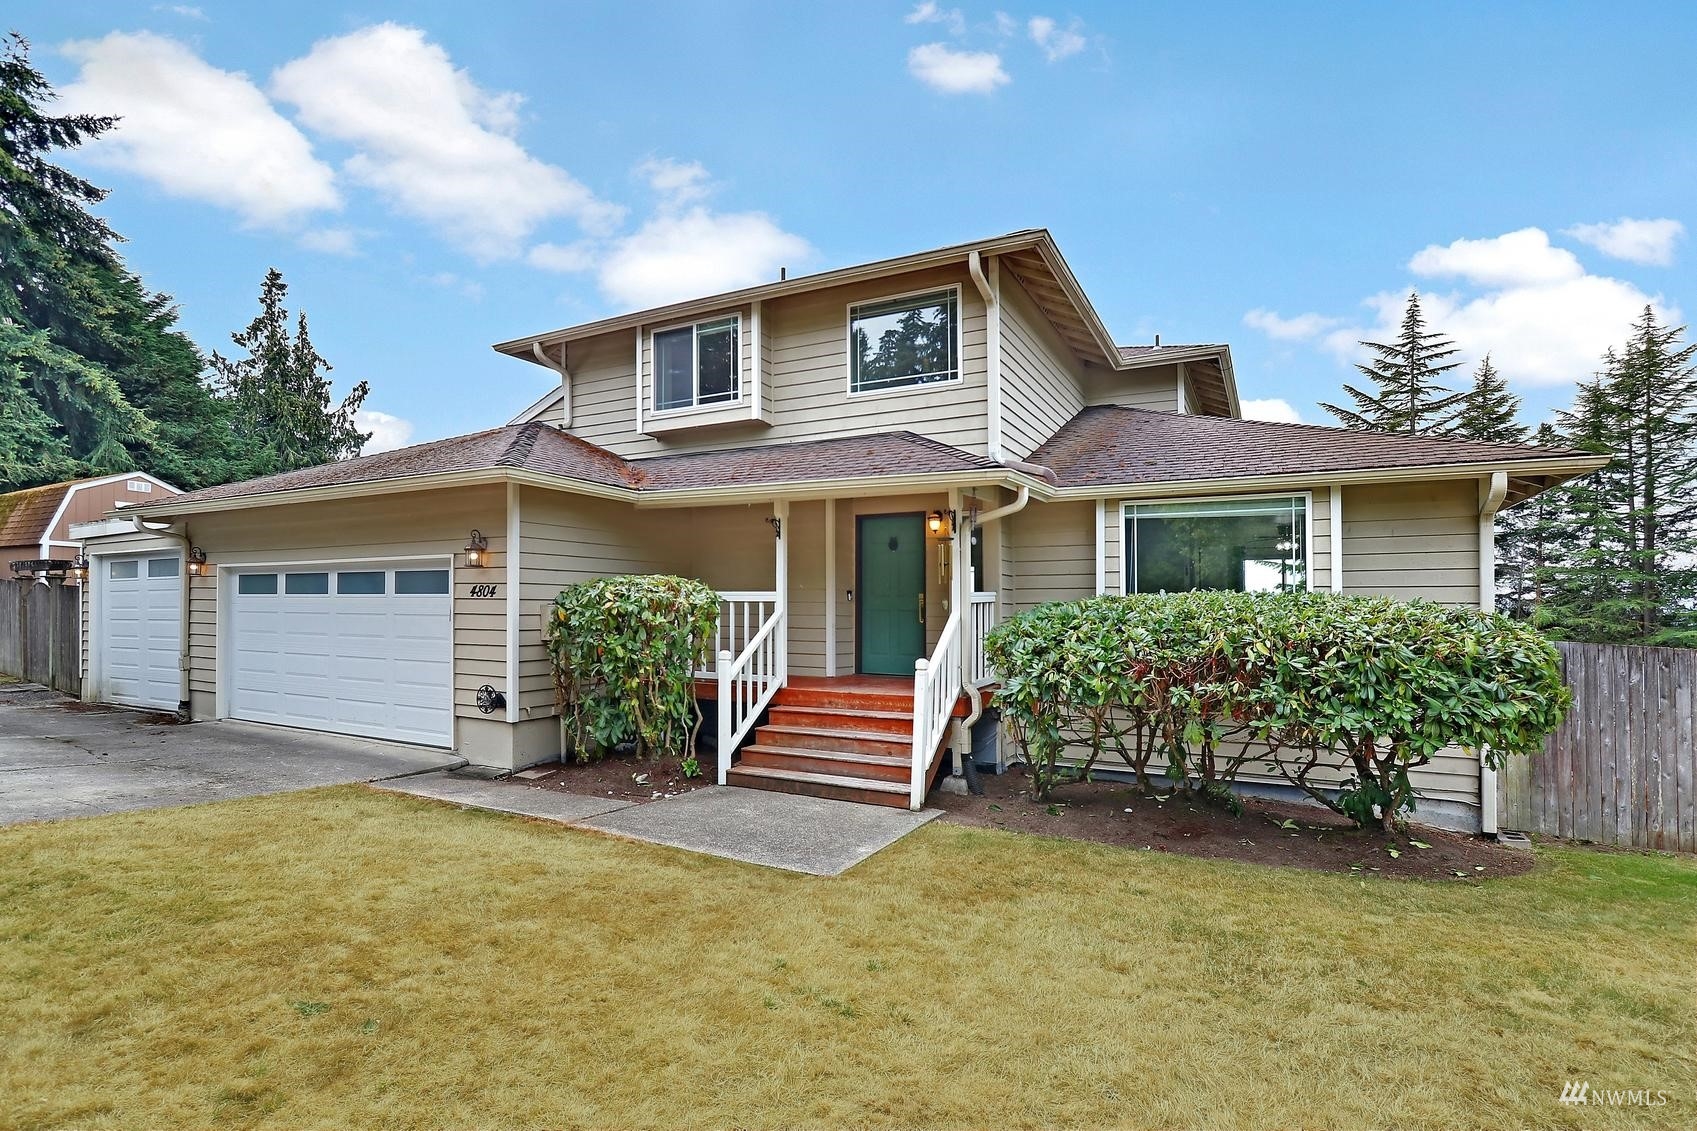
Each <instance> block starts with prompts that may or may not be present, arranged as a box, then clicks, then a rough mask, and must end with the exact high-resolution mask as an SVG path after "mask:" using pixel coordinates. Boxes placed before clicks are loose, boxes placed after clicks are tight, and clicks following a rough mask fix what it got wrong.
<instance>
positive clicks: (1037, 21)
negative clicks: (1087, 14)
mask: <svg viewBox="0 0 1697 1131" xmlns="http://www.w3.org/2000/svg"><path fill="white" fill-rule="evenodd" d="M1083 26H1084V25H1083V24H1081V23H1080V22H1079V21H1078V20H1073V21H1072V22H1071V23H1070V24H1068V25H1067V26H1066V27H1062V26H1061V25H1060V24H1058V23H1056V22H1055V20H1054V19H1053V18H1052V17H1050V16H1032V17H1031V19H1030V20H1028V21H1027V22H1026V25H1025V28H1026V31H1027V32H1028V33H1029V34H1030V36H1031V42H1033V43H1035V44H1036V45H1037V46H1038V47H1039V48H1041V49H1042V51H1043V57H1044V58H1046V59H1048V60H1049V62H1051V63H1058V62H1060V61H1061V60H1062V59H1065V58H1067V57H1068V56H1071V55H1077V54H1078V53H1079V52H1080V51H1083V50H1084V47H1085V44H1086V42H1087V41H1086V40H1085V38H1084V34H1083V32H1082V31H1081V30H1080V29H1081V28H1082V27H1083Z"/></svg>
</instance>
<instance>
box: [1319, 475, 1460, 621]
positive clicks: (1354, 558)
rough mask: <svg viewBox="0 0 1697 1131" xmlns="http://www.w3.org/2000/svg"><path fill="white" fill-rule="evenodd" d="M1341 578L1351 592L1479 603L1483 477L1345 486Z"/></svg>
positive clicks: (1443, 601) (1457, 603)
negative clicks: (1480, 488)
mask: <svg viewBox="0 0 1697 1131" xmlns="http://www.w3.org/2000/svg"><path fill="white" fill-rule="evenodd" d="M1343 582H1344V592H1346V593H1373V594H1379V595H1382V596H1386V597H1398V598H1401V599H1403V600H1410V599H1412V598H1415V597H1424V598H1426V599H1427V600H1429V601H1438V602H1441V603H1443V604H1448V605H1476V604H1478V601H1479V486H1478V484H1477V483H1476V482H1475V481H1474V480H1471V479H1464V480H1452V481H1450V482H1440V483H1405V484H1398V485H1394V486H1390V485H1387V486H1364V487H1346V488H1344V493H1343Z"/></svg>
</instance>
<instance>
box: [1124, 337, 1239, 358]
mask: <svg viewBox="0 0 1697 1131" xmlns="http://www.w3.org/2000/svg"><path fill="white" fill-rule="evenodd" d="M1114 348H1116V349H1118V350H1119V351H1120V360H1121V361H1148V360H1149V359H1151V358H1155V357H1159V356H1160V355H1161V353H1162V351H1164V350H1172V351H1173V352H1174V353H1177V352H1180V351H1185V352H1188V351H1190V350H1223V349H1225V348H1226V347H1225V346H1223V345H1220V344H1218V343H1215V342H1197V343H1195V344H1194V345H1188V346H1179V345H1171V344H1168V345H1161V346H1153V345H1151V346H1116V347H1114Z"/></svg>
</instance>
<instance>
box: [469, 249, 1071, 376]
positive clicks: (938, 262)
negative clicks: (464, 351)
mask: <svg viewBox="0 0 1697 1131" xmlns="http://www.w3.org/2000/svg"><path fill="white" fill-rule="evenodd" d="M1045 245H1046V246H1048V247H1050V248H1052V247H1054V240H1053V238H1052V237H1051V236H1050V235H1049V231H1048V229H1046V228H1032V229H1027V230H1025V231H1019V232H1010V233H1008V234H1007V235H1003V236H993V237H991V238H989V239H981V240H971V241H968V242H966V243H960V244H951V245H950V246H948V247H940V248H933V249H932V250H930V251H920V252H915V253H913V254H911V255H902V256H897V257H895V258H893V259H880V260H877V261H875V262H872V263H861V264H857V265H855V266H851V267H838V268H835V269H833V270H830V271H820V272H817V273H815V274H812V275H798V276H796V277H795V278H793V279H782V280H777V281H775V282H771V283H761V284H760V285H758V286H753V287H743V288H742V289H740V290H735V291H725V292H723V293H720V294H716V295H706V296H703V297H701V298H694V299H687V300H685V301H683V302H674V303H669V304H667V305H665V306H654V307H648V308H647V309H644V310H634V311H630V312H628V313H625V314H618V315H614V316H613V317H611V318H603V319H600V320H598V321H595V322H582V323H579V324H577V325H575V326H562V327H560V328H559V329H556V330H548V331H545V332H544V333H540V334H527V335H525V336H524V337H520V338H512V339H509V340H508V341H504V342H496V343H495V345H494V346H493V347H491V348H493V349H494V350H495V351H496V352H497V353H502V354H506V355H507V356H509V357H518V358H522V359H523V360H526V361H529V362H531V363H532V364H534V365H541V364H542V362H541V361H539V360H538V359H537V358H536V356H535V355H534V354H533V353H532V352H531V348H530V347H531V346H532V345H534V344H536V343H538V342H540V343H542V344H543V345H552V344H555V343H558V342H569V341H577V340H579V339H582V338H592V337H594V336H596V335H597V334H609V333H613V332H615V331H618V330H629V329H635V328H636V327H638V326H645V325H648V324H649V323H651V322H663V321H668V320H672V319H680V318H684V317H686V316H688V315H691V314H696V313H702V312H706V311H714V310H722V309H724V308H725V307H729V306H741V305H743V304H744V303H748V302H753V301H756V300H762V301H763V300H766V299H770V298H777V297H779V296H781V295H789V294H801V293H804V292H806V291H813V290H823V289H825V288H827V287H838V286H842V285H844V284H847V283H854V282H859V281H861V280H863V279H876V278H881V277H883V276H886V275H897V274H902V273H904V272H908V271H922V270H924V269H926V268H928V267H939V266H944V265H946V264H949V263H954V262H957V261H959V262H964V261H965V260H966V258H967V256H968V255H969V254H970V253H972V252H974V251H976V252H978V253H979V254H980V255H999V254H1001V253H1002V252H1006V251H1015V250H1018V249H1020V248H1027V247H1039V246H1045ZM1069 277H1070V275H1069ZM1091 316H1092V317H1094V312H1093V311H1092V312H1091Z"/></svg>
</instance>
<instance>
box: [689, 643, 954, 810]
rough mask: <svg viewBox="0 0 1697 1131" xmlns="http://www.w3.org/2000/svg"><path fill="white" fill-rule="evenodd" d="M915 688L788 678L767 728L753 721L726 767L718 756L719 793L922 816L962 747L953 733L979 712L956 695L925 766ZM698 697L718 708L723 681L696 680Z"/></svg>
mask: <svg viewBox="0 0 1697 1131" xmlns="http://www.w3.org/2000/svg"><path fill="white" fill-rule="evenodd" d="M921 662H924V661H921ZM915 682H916V681H914V680H907V679H902V678H901V677H899V676H884V675H845V676H791V677H789V679H788V680H787V681H785V683H784V684H783V685H782V686H780V687H778V688H777V689H776V690H775V691H774V692H773V694H772V696H771V700H770V702H769V704H768V706H767V708H766V711H765V717H766V720H767V721H766V722H764V723H760V722H758V718H756V725H755V726H754V728H753V730H752V733H751V734H750V736H749V737H750V741H747V742H746V743H745V744H744V745H742V746H741V748H740V749H734V750H732V751H731V756H730V758H729V759H728V760H727V759H726V758H724V757H723V755H721V757H720V760H719V765H720V768H721V771H722V773H721V777H720V781H721V783H723V784H727V785H740V786H746V787H749V788H752V789H767V790H775V791H778V792H781V793H799V794H806V795H808V796H812V797H825V798H831V799H833V800H837V801H859V802H863V803H866V804H871V805H889V806H894V807H898V808H904V809H908V808H912V809H916V808H918V807H919V804H920V803H923V800H924V798H925V795H926V794H928V793H929V792H930V791H931V788H932V787H933V786H934V785H935V784H936V782H937V778H938V776H939V775H940V774H941V772H942V767H943V763H944V761H945V759H943V758H942V757H941V756H940V754H941V752H942V749H944V748H946V747H947V746H948V745H949V744H950V742H951V739H955V738H959V737H960V736H958V735H956V734H955V731H956V729H957V727H959V726H960V725H961V724H964V723H965V721H966V720H967V719H968V718H969V717H971V716H972V714H973V703H972V692H969V691H967V690H966V689H964V688H963V689H962V690H960V691H959V692H958V693H957V694H956V696H955V700H954V703H953V704H952V705H951V706H950V708H949V713H948V715H947V716H946V718H945V720H944V724H943V728H942V731H943V733H942V735H941V737H940V738H939V740H938V743H937V746H936V748H934V749H932V750H931V751H930V755H929V757H926V756H924V755H922V754H921V753H920V750H921V747H920V746H919V745H918V744H916V743H915V739H914V736H915V734H916V733H921V732H922V728H923V727H924V725H925V722H924V721H922V720H921V717H920V716H921V712H920V711H919V710H918V709H917V708H916V703H917V701H916V690H915ZM696 695H697V697H698V698H699V699H701V700H703V701H706V702H712V703H714V704H715V708H716V707H717V704H718V698H719V681H718V680H717V679H702V680H698V681H697V682H696ZM721 737H722V731H721ZM922 741H923V740H922ZM721 749H724V748H721ZM916 759H917V760H916ZM916 797H917V798H918V799H919V800H918V802H917V803H916V802H915V798H916Z"/></svg>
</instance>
